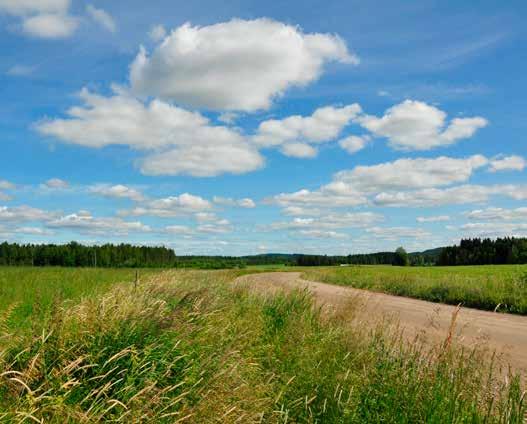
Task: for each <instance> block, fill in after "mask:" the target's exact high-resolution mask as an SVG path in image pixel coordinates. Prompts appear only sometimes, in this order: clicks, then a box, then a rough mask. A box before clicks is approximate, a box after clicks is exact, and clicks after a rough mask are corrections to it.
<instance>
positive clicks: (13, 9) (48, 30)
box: [0, 0, 79, 76]
mask: <svg viewBox="0 0 527 424" xmlns="http://www.w3.org/2000/svg"><path fill="white" fill-rule="evenodd" d="M70 3H71V2H70V0H0V12H4V13H7V14H10V15H14V16H18V17H20V18H21V19H22V31H23V32H25V33H26V34H28V35H30V36H33V37H39V38H50V39H53V38H66V37H69V36H70V35H72V34H73V33H74V32H75V30H76V29H77V27H78V25H79V21H78V19H77V18H75V17H73V16H70V15H68V10H69V8H70ZM29 73H31V72H29V68H26V69H22V68H19V69H13V73H11V75H18V76H20V75H28V74H29Z"/></svg>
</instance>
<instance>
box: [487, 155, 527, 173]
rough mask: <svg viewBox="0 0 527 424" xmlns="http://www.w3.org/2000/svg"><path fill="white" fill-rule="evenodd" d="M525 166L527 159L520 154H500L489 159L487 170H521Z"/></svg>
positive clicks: (526, 165)
mask: <svg viewBox="0 0 527 424" xmlns="http://www.w3.org/2000/svg"><path fill="white" fill-rule="evenodd" d="M526 167H527V161H526V160H525V159H524V158H523V157H521V156H515V155H513V156H501V157H496V158H493V159H491V161H490V166H489V171H490V172H499V171H523V170H524V169H525V168H526Z"/></svg>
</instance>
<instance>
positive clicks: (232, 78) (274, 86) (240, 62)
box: [130, 19, 358, 112]
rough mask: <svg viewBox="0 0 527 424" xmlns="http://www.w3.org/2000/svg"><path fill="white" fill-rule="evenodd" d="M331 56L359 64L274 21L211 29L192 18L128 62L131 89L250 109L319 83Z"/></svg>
mask: <svg viewBox="0 0 527 424" xmlns="http://www.w3.org/2000/svg"><path fill="white" fill-rule="evenodd" d="M330 61H338V62H343V63H349V64H357V63H358V58H357V57H356V56H354V55H352V54H350V53H349V52H348V49H347V47H346V44H345V42H344V41H343V40H342V39H340V38H339V37H337V36H335V35H330V34H317V33H315V34H304V33H303V32H302V31H301V30H300V29H299V28H298V27H295V26H291V25H287V24H284V23H281V22H277V21H274V20H271V19H256V20H241V19H233V20H231V21H229V22H224V23H219V24H215V25H210V26H203V27H199V26H192V25H191V24H189V23H187V24H184V25H182V26H180V27H178V28H176V29H175V30H174V31H172V32H171V33H170V34H169V35H168V36H167V37H166V38H165V39H164V40H163V42H162V43H161V44H159V45H158V46H157V47H156V48H155V49H154V51H153V52H152V53H151V55H149V54H148V53H147V52H146V50H145V49H144V48H141V50H140V52H139V54H138V55H137V57H136V58H135V60H134V62H133V63H132V65H131V70H130V81H131V85H132V88H133V90H134V91H135V92H136V93H138V94H140V95H144V96H157V97H161V98H164V99H170V100H173V101H176V102H178V103H180V104H185V105H187V106H191V107H198V108H209V109H216V110H240V111H248V112H253V111H256V110H259V109H267V108H269V107H270V106H271V104H272V101H273V99H274V98H276V97H279V96H281V95H282V94H283V93H284V92H285V91H286V90H287V89H288V88H290V87H294V86H305V85H306V84H308V83H310V82H313V81H315V80H316V79H318V78H319V77H320V75H321V74H322V72H323V68H324V65H325V64H326V63H327V62H330Z"/></svg>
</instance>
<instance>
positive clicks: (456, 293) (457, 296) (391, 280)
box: [303, 265, 527, 315]
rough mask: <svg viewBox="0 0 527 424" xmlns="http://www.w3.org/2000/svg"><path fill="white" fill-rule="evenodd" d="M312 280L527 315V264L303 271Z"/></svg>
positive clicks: (370, 267) (346, 268) (333, 268)
mask: <svg viewBox="0 0 527 424" xmlns="http://www.w3.org/2000/svg"><path fill="white" fill-rule="evenodd" d="M303 271H304V274H303V275H304V277H305V278H307V279H311V280H314V281H321V282H326V283H331V284H339V285H346V286H352V287H355V288H359V289H367V290H372V291H378V292H383V293H389V294H394V295H397V296H407V297H413V298H417V299H423V300H429V301H432V302H440V303H447V304H452V305H457V304H460V303H461V304H463V306H468V307H472V308H477V309H484V310H491V311H492V310H495V309H496V308H497V310H498V311H501V312H509V313H515V314H523V315H526V314H527V265H487V266H460V267H392V266H367V265H364V266H350V267H324V268H310V269H305V268H304V269H303Z"/></svg>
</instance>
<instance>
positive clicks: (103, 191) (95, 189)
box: [88, 184, 145, 202]
mask: <svg viewBox="0 0 527 424" xmlns="http://www.w3.org/2000/svg"><path fill="white" fill-rule="evenodd" d="M88 191H89V192H90V193H93V194H97V195H99V196H103V197H110V198H114V199H130V200H133V201H135V202H140V201H142V200H145V196H144V195H143V193H141V192H140V191H139V190H136V189H135V188H131V187H127V186H125V185H122V184H116V185H108V184H97V185H94V186H92V187H89V189H88Z"/></svg>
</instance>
